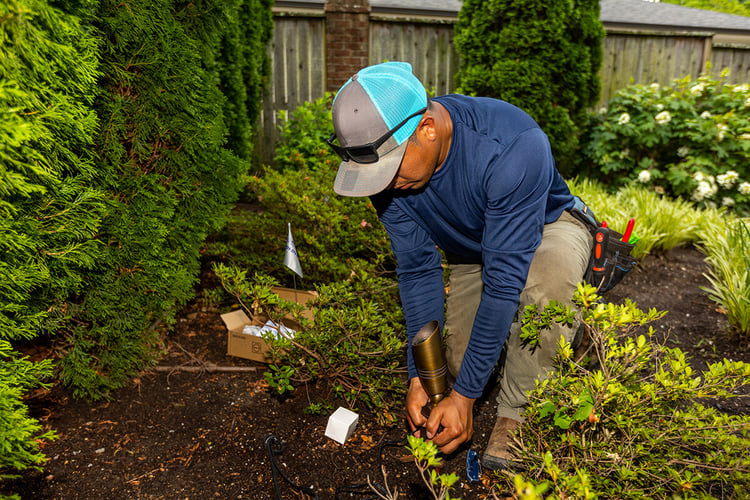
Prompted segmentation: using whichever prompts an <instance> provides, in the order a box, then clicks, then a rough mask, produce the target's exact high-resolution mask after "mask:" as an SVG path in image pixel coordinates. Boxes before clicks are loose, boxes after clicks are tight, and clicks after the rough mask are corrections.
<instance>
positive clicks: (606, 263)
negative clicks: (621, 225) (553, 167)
mask: <svg viewBox="0 0 750 500" xmlns="http://www.w3.org/2000/svg"><path fill="white" fill-rule="evenodd" d="M575 200H576V201H575V205H574V206H573V208H571V209H570V213H571V215H573V217H575V218H576V219H578V220H580V221H581V222H583V224H584V225H585V226H586V228H587V229H588V230H589V233H591V236H592V238H593V239H594V245H593V247H592V249H591V256H590V257H589V263H588V265H587V266H586V273H585V275H584V276H583V281H585V282H586V283H588V284H590V285H592V286H595V287H597V290H598V291H599V292H600V293H603V292H606V291H608V290H611V289H612V288H614V287H615V285H617V284H618V283H619V282H620V281H621V280H622V279H623V278H624V277H625V275H626V274H627V273H629V272H630V271H631V270H632V269H633V268H634V267H635V259H634V258H633V256H632V255H630V252H631V251H632V250H633V247H634V246H635V245H634V244H631V243H626V242H624V241H622V234H620V233H618V232H617V231H614V230H612V229H609V228H607V229H604V228H602V227H601V224H600V223H599V222H598V221H597V220H596V216H595V215H594V213H593V212H592V211H591V209H589V208H588V207H587V206H586V204H585V203H583V201H582V200H581V199H580V198H578V197H577V196H576V197H575Z"/></svg>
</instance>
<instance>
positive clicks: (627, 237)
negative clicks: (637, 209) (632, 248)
mask: <svg viewBox="0 0 750 500" xmlns="http://www.w3.org/2000/svg"><path fill="white" fill-rule="evenodd" d="M633 226H635V219H630V220H629V221H628V227H627V228H625V234H623V235H622V241H624V242H625V243H627V242H628V241H630V235H631V234H633Z"/></svg>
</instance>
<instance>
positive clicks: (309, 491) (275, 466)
mask: <svg viewBox="0 0 750 500" xmlns="http://www.w3.org/2000/svg"><path fill="white" fill-rule="evenodd" d="M405 443H406V438H401V439H397V440H383V441H382V442H381V443H380V445H379V446H378V466H379V468H380V471H381V474H383V483H384V484H385V482H386V478H385V471H384V470H383V467H382V465H383V451H384V450H385V448H386V447H389V446H402V445H404V444H405ZM263 445H264V446H265V448H266V453H268V458H269V460H270V462H271V473H272V474H273V485H274V489H275V490H276V496H277V498H278V499H279V500H282V498H281V489H280V488H279V483H278V477H277V473H278V475H280V476H281V477H282V478H283V479H284V480H285V481H286V482H287V483H289V485H290V486H291V487H292V489H294V490H295V491H299V492H300V493H303V494H305V495H307V496H308V497H310V498H314V499H316V500H318V494H317V493H315V492H314V491H313V488H312V486H311V487H310V488H303V487H301V486H299V485H298V484H295V483H294V482H292V480H291V479H289V478H288V477H287V475H286V474H284V472H283V471H282V470H281V467H279V463H278V461H277V460H276V456H277V455H280V454H281V453H282V452H283V451H284V443H282V442H281V439H279V438H278V437H276V436H274V435H273V434H269V435H267V436H266V437H265V438H263ZM372 488H375V489H376V490H377V491H378V492H380V493H381V494H383V495H387V490H386V488H385V487H384V486H382V485H380V484H378V483H372V486H370V484H368V483H356V484H350V485H347V486H337V487H336V490H335V491H334V497H335V500H343V499H342V497H341V496H339V493H350V494H354V495H367V494H369V495H370V496H368V497H365V498H363V499H362V500H378V499H379V498H380V497H379V496H377V495H373V494H372Z"/></svg>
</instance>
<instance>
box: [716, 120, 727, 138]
mask: <svg viewBox="0 0 750 500" xmlns="http://www.w3.org/2000/svg"><path fill="white" fill-rule="evenodd" d="M716 128H718V129H719V133H718V139H719V141H722V140H724V137H725V136H726V135H727V130H729V127H728V126H727V125H725V124H724V123H719V124H718V125H716Z"/></svg>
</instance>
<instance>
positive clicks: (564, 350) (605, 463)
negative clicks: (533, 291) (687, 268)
mask: <svg viewBox="0 0 750 500" xmlns="http://www.w3.org/2000/svg"><path fill="white" fill-rule="evenodd" d="M575 302H576V304H577V305H578V306H579V307H580V317H581V319H582V320H583V322H584V324H585V325H586V331H587V332H588V335H589V341H590V344H589V347H588V351H587V353H584V356H586V357H588V359H590V360H591V361H593V363H592V362H587V361H586V358H585V357H584V358H583V359H582V358H576V357H574V353H573V350H572V348H571V347H570V345H569V344H567V343H565V342H563V341H562V339H561V343H560V348H559V351H558V356H557V359H556V368H557V371H556V372H555V373H554V374H553V375H551V376H550V377H549V378H548V379H546V380H544V381H540V382H537V386H536V389H535V390H534V391H532V392H531V393H530V396H529V406H528V409H527V410H526V412H525V414H524V416H525V420H524V422H523V423H522V425H521V426H520V428H519V431H518V434H517V441H516V446H515V450H516V455H517V457H518V459H519V467H520V468H521V469H522V470H523V472H522V476H521V477H519V478H516V482H515V483H512V486H511V482H510V481H511V480H510V478H507V481H506V482H507V484H506V485H505V486H506V487H509V486H510V487H512V488H516V489H517V491H519V490H520V491H524V492H526V493H528V494H529V496H528V497H527V498H535V497H534V496H533V495H534V494H537V493H541V492H542V491H544V492H545V495H546V498H673V497H677V496H680V497H690V498H711V497H723V498H727V497H729V498H742V497H745V496H747V495H748V494H750V456H748V454H747V450H748V449H749V448H750V416H747V415H730V414H726V413H722V412H720V411H718V410H717V409H715V408H714V407H712V406H711V400H712V399H714V398H729V397H734V396H736V391H737V389H738V388H739V387H741V386H742V385H747V384H750V364H746V363H742V362H732V361H728V360H724V361H722V362H717V363H713V364H710V365H708V366H707V369H706V370H705V371H703V372H701V373H696V372H694V371H693V369H692V368H691V366H690V365H689V363H688V362H687V359H686V357H685V355H684V353H682V352H681V351H680V350H679V349H671V348H668V347H665V346H664V345H660V344H659V343H657V342H656V341H655V340H654V339H653V338H652V336H651V335H652V333H653V330H652V329H649V334H648V336H646V335H642V334H638V335H635V334H634V333H635V332H634V329H635V328H636V327H639V326H643V325H645V324H647V323H648V322H650V321H653V320H654V319H656V318H658V317H660V316H661V315H662V314H663V313H660V312H657V311H655V310H651V311H649V312H643V311H641V310H640V309H638V308H637V307H636V305H635V304H634V303H632V302H630V301H627V302H626V303H625V304H624V305H619V306H618V305H614V304H606V303H602V302H601V301H599V297H598V296H597V295H596V294H595V290H594V289H593V288H592V287H590V286H588V285H586V286H579V289H578V291H577V293H576V296H575ZM516 483H517V484H516Z"/></svg>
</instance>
